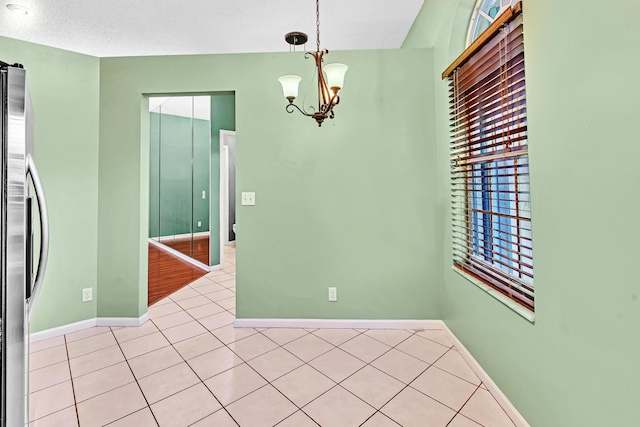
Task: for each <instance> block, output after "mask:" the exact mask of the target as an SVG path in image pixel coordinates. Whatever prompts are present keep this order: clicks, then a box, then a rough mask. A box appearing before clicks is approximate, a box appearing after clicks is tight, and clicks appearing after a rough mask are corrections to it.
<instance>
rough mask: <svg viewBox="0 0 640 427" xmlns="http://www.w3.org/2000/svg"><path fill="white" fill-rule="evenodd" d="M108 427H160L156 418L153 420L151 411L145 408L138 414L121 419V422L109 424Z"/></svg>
mask: <svg viewBox="0 0 640 427" xmlns="http://www.w3.org/2000/svg"><path fill="white" fill-rule="evenodd" d="M107 426H108V427H158V424H157V423H156V420H155V418H153V414H152V413H151V409H149V408H148V407H147V408H144V409H141V410H139V411H138V412H134V413H133V414H131V415H127V416H126V417H124V418H120V419H119V420H117V421H115V422H113V423H111V424H107Z"/></svg>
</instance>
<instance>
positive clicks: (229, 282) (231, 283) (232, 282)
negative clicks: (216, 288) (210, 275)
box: [218, 275, 236, 288]
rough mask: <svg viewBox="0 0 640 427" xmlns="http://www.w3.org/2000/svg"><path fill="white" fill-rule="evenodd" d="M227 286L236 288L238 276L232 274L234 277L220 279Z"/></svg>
mask: <svg viewBox="0 0 640 427" xmlns="http://www.w3.org/2000/svg"><path fill="white" fill-rule="evenodd" d="M218 283H220V284H221V285H222V286H224V287H225V288H234V287H235V286H236V277H235V275H232V278H231V279H229V280H223V281H218Z"/></svg>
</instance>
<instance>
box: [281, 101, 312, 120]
mask: <svg viewBox="0 0 640 427" xmlns="http://www.w3.org/2000/svg"><path fill="white" fill-rule="evenodd" d="M291 107H295V108H296V110H298V111H300V112H301V113H302V114H304V115H305V116H307V117H311V116H313V114H309V113H305V112H304V110H302V109H300V107H298V106H297V105H296V104H294V103H293V102H292V103H290V104H287V106H286V107H284V109H285V110H286V111H287V113H293V112H294V109H293V108H291ZM314 114H315V113H314Z"/></svg>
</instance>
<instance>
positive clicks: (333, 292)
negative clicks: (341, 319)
mask: <svg viewBox="0 0 640 427" xmlns="http://www.w3.org/2000/svg"><path fill="white" fill-rule="evenodd" d="M329 301H338V288H329Z"/></svg>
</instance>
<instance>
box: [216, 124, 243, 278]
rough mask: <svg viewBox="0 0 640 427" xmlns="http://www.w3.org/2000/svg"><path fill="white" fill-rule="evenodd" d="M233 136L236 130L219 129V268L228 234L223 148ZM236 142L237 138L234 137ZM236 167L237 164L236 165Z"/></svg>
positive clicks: (225, 165)
mask: <svg viewBox="0 0 640 427" xmlns="http://www.w3.org/2000/svg"><path fill="white" fill-rule="evenodd" d="M230 136H233V137H234V138H235V137H236V131H234V130H224V129H220V137H219V138H218V139H219V151H218V153H219V155H218V157H219V159H220V163H219V170H220V193H219V197H218V198H219V201H220V203H219V205H220V224H219V225H220V228H219V230H220V232H219V233H218V240H219V244H220V262H219V264H220V268H224V244H225V241H226V240H228V236H229V224H227V219H226V217H227V216H228V214H229V185H228V183H227V179H228V176H229V162H228V160H229V157H228V155H225V154H224V153H228V149H227V150H225V148H224V140H225V138H227V137H230ZM236 144H237V139H236ZM236 169H237V166H236ZM224 232H226V233H227V237H226V238H225V236H224V235H223V233H224ZM237 241H238V237H237V236H236V242H237Z"/></svg>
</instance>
